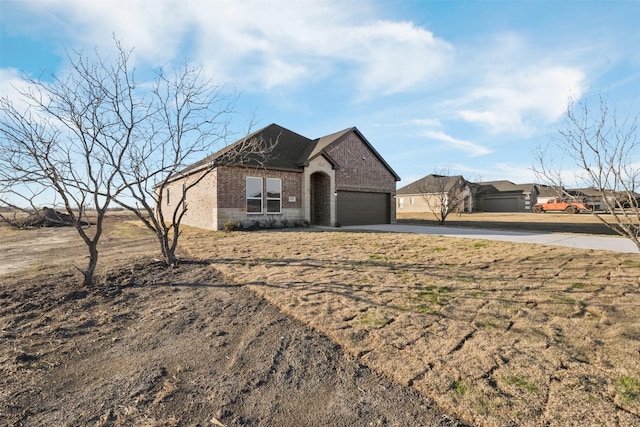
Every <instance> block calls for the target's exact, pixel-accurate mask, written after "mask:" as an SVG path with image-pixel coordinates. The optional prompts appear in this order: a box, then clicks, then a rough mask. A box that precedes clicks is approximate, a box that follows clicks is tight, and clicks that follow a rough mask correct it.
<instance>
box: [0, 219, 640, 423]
mask: <svg viewBox="0 0 640 427" xmlns="http://www.w3.org/2000/svg"><path fill="white" fill-rule="evenodd" d="M58 232H59V233H62V234H56V235H55V236H52V235H49V234H47V233H49V231H48V230H29V231H12V230H6V229H2V230H0V237H3V245H2V246H1V247H0V256H2V257H3V260H4V259H8V260H10V262H8V263H5V265H6V264H11V265H14V264H19V268H6V267H5V270H4V271H3V272H0V275H1V279H2V281H3V283H2V289H1V290H0V303H1V308H0V424H8V425H42V424H44V423H48V424H51V425H87V424H94V425H132V424H135V425H220V424H222V425H227V426H231V425H318V426H320V425H403V426H404V425H415V426H418V425H454V424H455V423H456V421H455V420H456V418H459V419H462V420H463V422H466V423H470V424H481V425H536V426H537V425H551V426H564V425H575V424H584V423H585V422H586V423H587V424H589V423H592V424H593V425H621V426H633V425H640V309H639V307H640V255H635V254H618V253H613V252H604V251H590V250H578V249H569V248H560V247H550V246H541V245H526V244H514V243H507V242H494V241H484V240H469V239H455V238H445V237H440V236H428V235H413V234H407V235H403V234H384V233H364V232H361V233H354V232H343V231H317V230H315V231H314V230H313V229H306V230H284V231H259V232H234V233H223V232H206V231H202V230H196V229H187V230H185V233H184V235H183V236H182V245H181V246H182V249H181V250H182V255H183V256H187V257H191V258H195V259H199V260H201V261H200V262H199V263H187V264H184V265H182V266H180V267H179V268H177V269H174V270H165V269H162V268H160V266H159V265H158V264H157V263H154V262H153V261H152V260H151V258H152V257H153V255H154V254H155V251H156V249H155V244H154V242H153V239H152V237H151V236H150V235H148V233H146V232H145V231H144V230H143V229H142V228H141V227H140V226H139V225H138V224H136V223H134V222H131V221H123V220H118V221H114V222H113V223H111V224H109V232H108V234H107V236H106V237H105V240H104V242H103V246H102V252H101V253H102V254H103V258H102V261H104V263H103V264H102V265H103V267H102V269H101V271H100V274H101V275H102V276H103V277H104V278H105V279H104V280H105V281H104V282H103V285H102V286H99V287H96V288H95V289H90V290H86V289H80V288H76V287H74V283H77V280H78V279H79V277H78V276H79V275H78V273H77V272H76V271H74V269H73V264H74V263H82V262H83V261H82V260H83V256H84V255H83V252H82V244H81V242H79V241H78V239H77V238H76V237H75V236H74V234H73V230H64V231H58ZM67 232H68V233H69V234H68V235H67V234H64V233H67ZM25 233H28V234H25ZM40 233H43V234H40ZM53 237H56V238H58V239H63V240H64V242H63V243H60V242H56V243H55V244H51V245H48V242H52V239H53ZM29 241H31V242H37V244H36V245H29V244H28V242H29ZM30 246H31V247H30ZM20 254H21V255H20ZM263 298H264V299H263ZM265 300H266V301H267V302H269V303H270V304H269V303H266V302H265ZM345 352H346V353H345ZM587 420H588V421H587Z"/></svg>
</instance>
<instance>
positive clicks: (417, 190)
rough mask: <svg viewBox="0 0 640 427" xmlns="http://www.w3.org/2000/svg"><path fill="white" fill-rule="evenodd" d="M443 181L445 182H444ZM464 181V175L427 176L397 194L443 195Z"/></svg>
mask: <svg viewBox="0 0 640 427" xmlns="http://www.w3.org/2000/svg"><path fill="white" fill-rule="evenodd" d="M442 179H444V180H445V182H444V183H443V182H442ZM461 179H462V180H463V181H464V178H463V177H462V175H454V176H444V175H434V174H431V175H427V176H425V177H424V178H421V179H419V180H417V181H414V182H412V183H411V184H409V185H405V186H404V187H402V188H400V189H399V190H398V191H396V194H398V195H402V194H422V193H441V192H443V191H449V190H450V189H451V187H453V186H454V185H455V184H456V183H457V182H458V181H460V180H461Z"/></svg>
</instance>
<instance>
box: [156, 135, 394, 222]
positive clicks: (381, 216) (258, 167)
mask: <svg viewBox="0 0 640 427" xmlns="http://www.w3.org/2000/svg"><path fill="white" fill-rule="evenodd" d="M250 138H261V139H262V140H263V141H267V142H269V141H271V142H275V145H274V146H273V149H272V151H271V152H270V153H269V154H268V155H267V157H266V158H264V159H260V160H258V159H254V161H244V162H243V163H242V164H237V163H229V164H223V165H220V166H218V167H216V168H214V169H213V170H212V171H211V172H210V173H209V174H208V175H207V176H206V177H205V178H204V179H203V180H202V181H201V182H200V183H198V184H197V185H196V186H195V187H193V188H191V189H190V190H189V191H188V192H187V196H188V197H186V199H187V202H186V206H187V211H186V213H185V216H184V218H183V220H182V223H183V224H185V225H190V226H194V227H199V228H204V229H222V228H223V227H224V224H225V223H226V222H227V221H229V220H231V221H235V222H240V223H242V224H244V225H250V224H252V223H253V222H254V221H260V222H263V223H264V222H275V223H283V222H284V221H285V220H286V222H287V223H289V224H294V223H296V222H302V221H306V222H308V223H310V224H316V225H331V226H333V225H356V224H378V223H391V222H395V204H394V196H395V185H396V182H397V181H399V180H400V177H399V176H398V175H397V174H396V173H395V172H394V171H393V169H391V167H390V166H389V165H388V164H387V162H386V161H385V160H384V159H383V158H382V157H381V156H380V154H379V153H378V152H377V151H376V150H375V149H374V148H373V146H372V145H371V144H370V143H369V141H367V139H366V138H365V137H364V136H363V135H362V133H360V131H359V130H358V129H357V128H355V127H352V128H349V129H345V130H342V131H340V132H336V133H333V134H331V135H327V136H324V137H321V138H318V139H309V138H307V137H304V136H302V135H299V134H297V133H295V132H292V131H290V130H288V129H285V128H283V127H281V126H279V125H276V124H271V125H269V126H267V127H265V128H263V129H261V130H259V131H257V132H254V133H253V134H251V135H249V136H248V137H247V138H243V139H242V140H240V141H237V142H236V143H234V144H232V145H231V146H230V147H233V146H234V145H238V144H241V143H242V141H245V140H247V139H250ZM230 147H226V148H225V149H223V150H220V151H219V152H218V153H215V154H213V155H211V156H209V157H207V158H205V159H203V160H201V161H199V162H197V163H195V164H194V165H192V166H190V167H188V168H186V169H185V170H183V171H181V172H180V173H179V174H176V176H175V179H174V180H173V181H172V182H171V184H170V186H169V187H168V188H167V189H166V195H165V197H163V205H164V206H162V208H166V207H171V204H172V203H175V201H176V200H180V199H181V196H182V191H183V189H184V184H185V182H188V180H190V179H194V178H195V177H196V176H197V174H198V173H202V170H203V165H207V164H210V163H211V162H212V161H213V160H214V159H216V158H217V157H218V158H219V156H221V155H223V154H224V153H225V152H228V150H229V149H230Z"/></svg>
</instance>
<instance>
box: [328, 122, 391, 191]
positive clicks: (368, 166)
mask: <svg viewBox="0 0 640 427" xmlns="http://www.w3.org/2000/svg"><path fill="white" fill-rule="evenodd" d="M327 153H328V154H329V155H330V156H331V157H332V158H333V159H334V160H335V161H336V162H338V164H339V165H340V168H339V169H338V170H336V189H337V190H345V191H373V192H384V193H394V192H395V188H396V180H395V177H394V176H393V174H392V173H391V172H389V169H387V168H386V166H385V165H384V164H383V163H382V162H380V161H379V160H378V157H377V156H376V155H375V154H374V153H373V152H372V151H371V150H370V149H369V147H367V145H366V144H365V143H364V142H363V141H362V140H361V139H360V138H359V137H358V135H357V134H356V133H354V132H351V133H349V134H347V135H345V137H343V139H342V140H341V141H340V142H339V143H338V144H335V145H334V146H331V147H330V148H329V149H328V150H327Z"/></svg>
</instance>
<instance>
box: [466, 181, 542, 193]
mask: <svg viewBox="0 0 640 427" xmlns="http://www.w3.org/2000/svg"><path fill="white" fill-rule="evenodd" d="M477 185H478V193H531V192H533V191H534V189H536V188H537V185H536V184H514V183H513V182H511V181H507V180H504V179H503V180H498V181H484V182H478V183H477Z"/></svg>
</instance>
